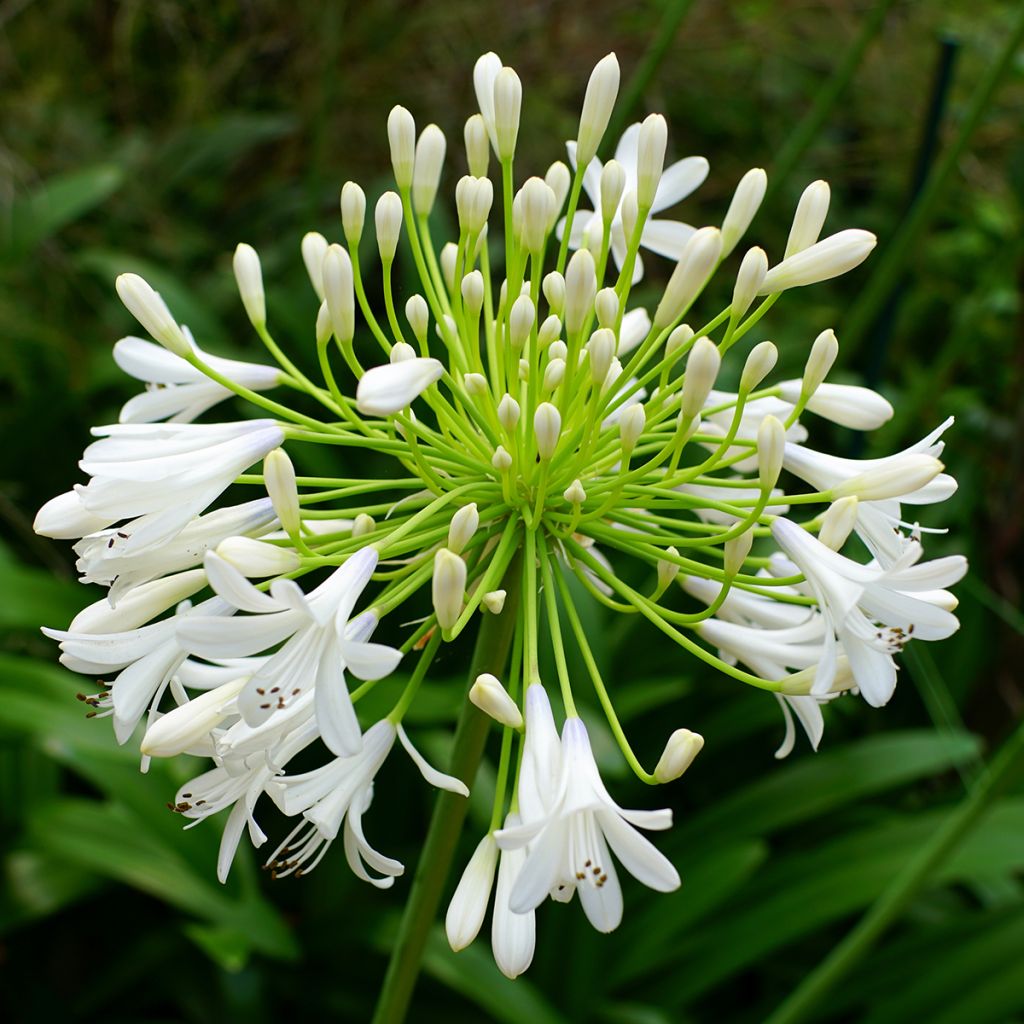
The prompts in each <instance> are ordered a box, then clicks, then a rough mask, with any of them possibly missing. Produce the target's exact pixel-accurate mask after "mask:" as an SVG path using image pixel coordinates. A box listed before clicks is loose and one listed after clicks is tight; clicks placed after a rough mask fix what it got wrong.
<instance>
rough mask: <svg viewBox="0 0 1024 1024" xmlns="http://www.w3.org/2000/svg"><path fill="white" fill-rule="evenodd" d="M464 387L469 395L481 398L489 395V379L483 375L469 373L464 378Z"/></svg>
mask: <svg viewBox="0 0 1024 1024" xmlns="http://www.w3.org/2000/svg"><path fill="white" fill-rule="evenodd" d="M462 386H463V387H464V388H465V389H466V394H467V395H472V396H473V397H474V398H479V397H480V396H481V395H486V394H487V378H486V377H485V376H484V375H483V374H482V373H467V374H466V375H465V376H464V377H463V378H462Z"/></svg>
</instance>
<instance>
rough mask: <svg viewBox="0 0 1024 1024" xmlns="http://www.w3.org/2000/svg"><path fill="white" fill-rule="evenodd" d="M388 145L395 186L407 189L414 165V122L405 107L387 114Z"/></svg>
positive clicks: (393, 108) (392, 109) (394, 109)
mask: <svg viewBox="0 0 1024 1024" xmlns="http://www.w3.org/2000/svg"><path fill="white" fill-rule="evenodd" d="M388 143H389V145H390V146H391V167H392V170H393V171H394V172H395V184H396V185H398V188H399V190H404V189H407V188H408V187H409V186H410V185H411V184H412V174H413V167H414V166H415V163H416V122H415V121H414V120H413V117H412V114H410V113H409V111H408V110H406V109H405V107H392V108H391V113H390V114H388Z"/></svg>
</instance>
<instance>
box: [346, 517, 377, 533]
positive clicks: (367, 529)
mask: <svg viewBox="0 0 1024 1024" xmlns="http://www.w3.org/2000/svg"><path fill="white" fill-rule="evenodd" d="M376 529H377V521H376V520H375V519H374V518H373V516H370V515H367V514H366V513H365V512H360V513H359V515H357V516H356V517H355V519H353V520H352V536H353V537H368V536H369V535H370V534H371V533H373V532H374V531H375V530H376Z"/></svg>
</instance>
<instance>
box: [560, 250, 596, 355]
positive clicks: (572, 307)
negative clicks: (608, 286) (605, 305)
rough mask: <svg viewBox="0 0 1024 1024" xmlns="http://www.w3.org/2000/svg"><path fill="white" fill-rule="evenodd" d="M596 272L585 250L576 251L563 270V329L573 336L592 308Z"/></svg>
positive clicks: (591, 258) (591, 259)
mask: <svg viewBox="0 0 1024 1024" xmlns="http://www.w3.org/2000/svg"><path fill="white" fill-rule="evenodd" d="M596 293H597V271H596V268H595V267H594V257H593V256H592V255H591V254H590V252H589V251H588V250H587V249H577V250H576V252H574V253H573V255H572V259H570V260H569V265H568V267H566V270H565V318H564V319H565V329H566V332H567V334H569V335H572V334H575V333H576V332H577V331H578V330H579V329H580V328H581V327H582V326H583V323H584V321H585V320H586V318H587V317H588V316H590V312H591V310H592V309H593V308H594V296H595V295H596Z"/></svg>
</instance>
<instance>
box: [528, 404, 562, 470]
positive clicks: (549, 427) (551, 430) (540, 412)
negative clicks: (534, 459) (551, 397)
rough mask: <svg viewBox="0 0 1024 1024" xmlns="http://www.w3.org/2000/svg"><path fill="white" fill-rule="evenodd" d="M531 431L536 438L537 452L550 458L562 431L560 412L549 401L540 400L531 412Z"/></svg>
mask: <svg viewBox="0 0 1024 1024" xmlns="http://www.w3.org/2000/svg"><path fill="white" fill-rule="evenodd" d="M533 432H534V435H535V437H536V439H537V454H538V455H539V456H540V457H541V459H550V458H551V456H552V455H554V454H555V448H556V447H557V446H558V439H559V437H560V436H561V433H562V414H561V413H560V412H559V411H558V409H556V408H555V406H553V405H552V404H551V403H550V402H541V403H540V405H538V406H537V411H536V412H535V413H534V414H533Z"/></svg>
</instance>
